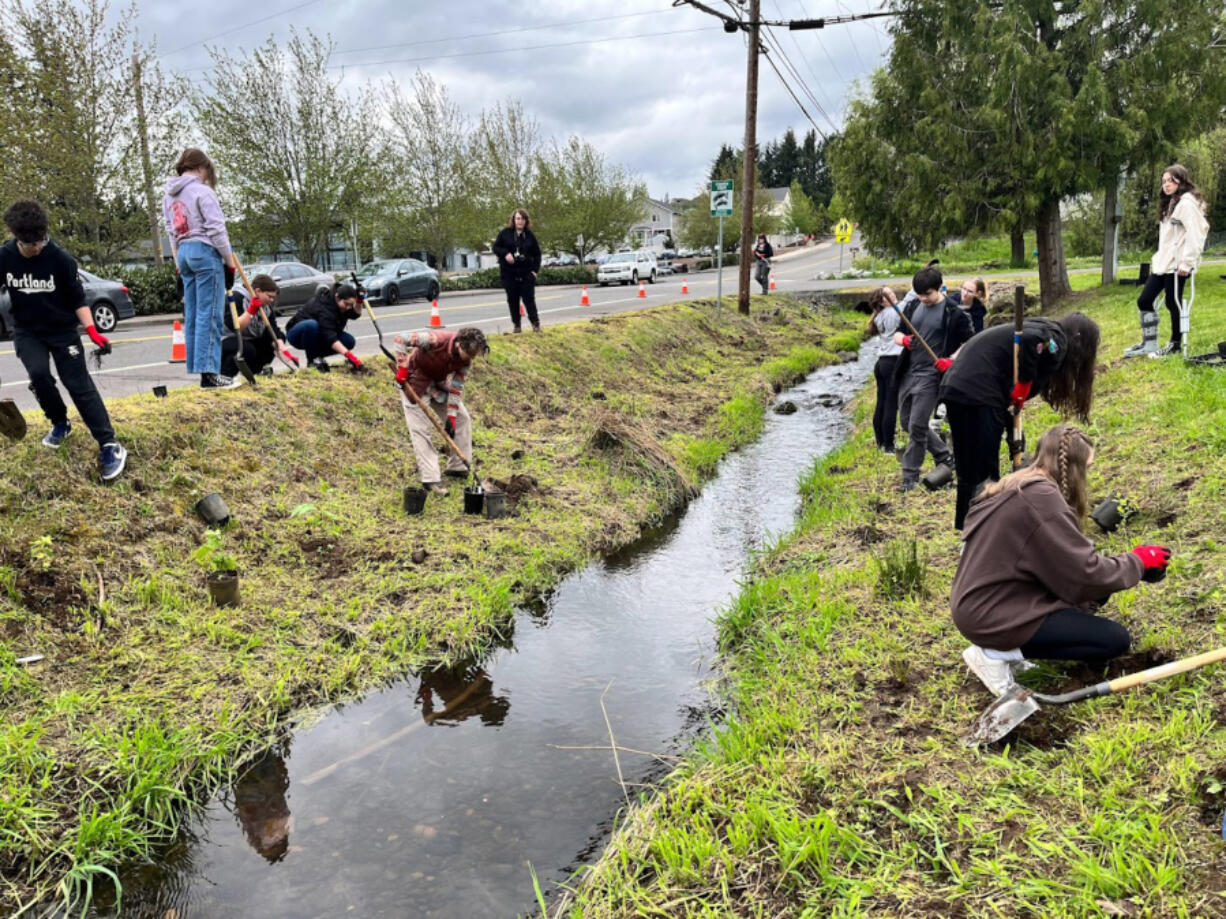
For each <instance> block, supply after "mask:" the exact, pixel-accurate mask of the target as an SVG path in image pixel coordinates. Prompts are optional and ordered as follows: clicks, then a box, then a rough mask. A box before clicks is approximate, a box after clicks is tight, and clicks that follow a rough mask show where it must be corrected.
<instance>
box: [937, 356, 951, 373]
mask: <svg viewBox="0 0 1226 919" xmlns="http://www.w3.org/2000/svg"><path fill="white" fill-rule="evenodd" d="M953 365H954V362H953V361H952V360H950V359H949V358H947V357H938V358H937V364H936V367H937V373H944V372H945V371H946V370H948V369H949V368H950V367H952V366H953Z"/></svg>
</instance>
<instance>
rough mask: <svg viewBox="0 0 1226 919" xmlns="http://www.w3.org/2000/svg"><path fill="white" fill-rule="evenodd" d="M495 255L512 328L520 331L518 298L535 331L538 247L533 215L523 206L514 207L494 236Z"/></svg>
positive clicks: (538, 322)
mask: <svg viewBox="0 0 1226 919" xmlns="http://www.w3.org/2000/svg"><path fill="white" fill-rule="evenodd" d="M493 250H494V255H496V256H497V257H498V270H499V272H500V273H501V275H502V286H503V287H505V288H506V291H507V308H508V309H510V311H511V322H512V323H514V324H515V331H516V332H522V331H523V329H521V328H520V320H519V301H520V300H521V299H522V300H523V302H524V309H525V310H526V311H527V313H528V321H529V322H531V323H532V328H533V329H535V330H536V331H537V332H539V331H540V330H541V321H540V318H539V317H538V316H537V313H536V273H537V272H538V271H540V270H541V247H540V245H539V244H538V243H537V241H536V236H534V235H533V233H532V218H530V217H529V216H528V212H527V211H525V210H524V209H523V208H522V207H518V208H516V209H515V213H513V214H512V215H511V219H510V221H508V222H507V225H506V226H505V227H503V228H502V230H501V231H500V232H499V234H498V238H497V239H495V240H494V246H493Z"/></svg>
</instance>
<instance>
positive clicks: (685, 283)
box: [681, 278, 690, 294]
mask: <svg viewBox="0 0 1226 919" xmlns="http://www.w3.org/2000/svg"><path fill="white" fill-rule="evenodd" d="M681 292H682V293H683V294H688V293H689V292H690V279H689V278H682V279H681Z"/></svg>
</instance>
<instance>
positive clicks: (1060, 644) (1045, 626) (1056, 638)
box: [1021, 609, 1132, 661]
mask: <svg viewBox="0 0 1226 919" xmlns="http://www.w3.org/2000/svg"><path fill="white" fill-rule="evenodd" d="M1131 643H1132V638H1131V637H1130V636H1129V634H1128V630H1127V629H1126V628H1124V627H1123V626H1122V625H1120V624H1119V623H1118V622H1113V621H1111V620H1110V619H1104V618H1103V617H1102V616H1095V615H1094V614H1093V613H1087V612H1084V611H1082V610H1079V609H1061V610H1056V612H1054V613H1051V614H1050V615H1048V616H1047V618H1046V619H1044V620H1043V622H1042V624H1041V625H1040V626H1039V630H1038V631H1037V632H1035V633H1034V637H1033V638H1031V639H1030V641H1028V642H1026V644H1024V645H1022V649H1021V650H1022V656H1023V657H1026V658H1031V659H1034V660H1050V661H1106V660H1110V659H1111V658H1113V657H1119V656H1120V655H1121V654H1123V653H1124V652H1125V651H1127V650H1128V646H1129V645H1130V644H1131Z"/></svg>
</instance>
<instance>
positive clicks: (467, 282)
mask: <svg viewBox="0 0 1226 919" xmlns="http://www.w3.org/2000/svg"><path fill="white" fill-rule="evenodd" d="M441 283H442V287H443V290H482V289H485V288H490V287H501V286H502V276H501V275H500V274H499V271H498V269H497V268H478V269H477V270H476V271H474V272H471V273H470V274H467V275H465V276H464V277H462V278H443V280H442V282H441ZM536 283H537V286H538V287H547V286H549V285H551V284H595V283H596V272H595V271H593V270H592V269H591V268H586V267H584V266H582V265H567V266H566V267H564V268H542V269H541V270H540V271H539V272H537V275H536Z"/></svg>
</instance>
